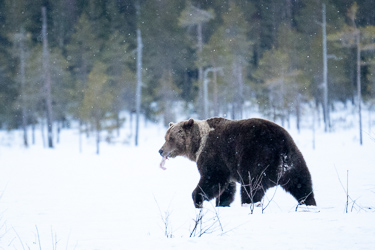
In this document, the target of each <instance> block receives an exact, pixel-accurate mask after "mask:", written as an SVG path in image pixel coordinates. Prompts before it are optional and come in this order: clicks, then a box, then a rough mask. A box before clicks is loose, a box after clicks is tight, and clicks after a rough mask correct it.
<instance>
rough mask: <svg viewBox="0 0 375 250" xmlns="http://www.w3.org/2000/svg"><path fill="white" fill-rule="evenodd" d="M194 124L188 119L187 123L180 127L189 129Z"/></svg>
mask: <svg viewBox="0 0 375 250" xmlns="http://www.w3.org/2000/svg"><path fill="white" fill-rule="evenodd" d="M193 124H194V120H193V118H190V119H189V120H188V121H186V122H184V124H183V125H182V127H183V128H191V127H192V126H193Z"/></svg>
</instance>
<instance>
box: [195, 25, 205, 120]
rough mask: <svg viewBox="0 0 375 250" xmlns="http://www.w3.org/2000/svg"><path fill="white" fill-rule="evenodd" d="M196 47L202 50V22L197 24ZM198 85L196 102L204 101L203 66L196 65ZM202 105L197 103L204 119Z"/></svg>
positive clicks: (199, 51)
mask: <svg viewBox="0 0 375 250" xmlns="http://www.w3.org/2000/svg"><path fill="white" fill-rule="evenodd" d="M197 47H198V53H199V54H200V53H201V52H202V50H203V35H202V23H198V24H197ZM198 86H199V93H198V95H199V96H198V102H202V101H203V102H204V89H203V88H204V72H203V67H202V66H199V67H198ZM202 106H203V107H204V105H201V104H200V103H198V113H199V114H200V118H201V119H202V118H204V119H206V118H207V117H204V116H205V115H206V114H205V110H202V108H201V107H202Z"/></svg>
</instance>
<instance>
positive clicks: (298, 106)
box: [296, 93, 301, 133]
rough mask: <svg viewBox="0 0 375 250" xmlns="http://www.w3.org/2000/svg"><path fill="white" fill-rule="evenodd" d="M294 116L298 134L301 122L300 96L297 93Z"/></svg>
mask: <svg viewBox="0 0 375 250" xmlns="http://www.w3.org/2000/svg"><path fill="white" fill-rule="evenodd" d="M296 116H297V130H298V133H300V132H301V131H300V130H301V129H300V122H301V94H300V93H297V100H296Z"/></svg>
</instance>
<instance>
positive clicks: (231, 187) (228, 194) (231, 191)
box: [216, 182, 236, 207]
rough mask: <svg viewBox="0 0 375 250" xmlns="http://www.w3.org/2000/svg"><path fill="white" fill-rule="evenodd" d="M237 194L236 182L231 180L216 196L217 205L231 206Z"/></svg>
mask: <svg viewBox="0 0 375 250" xmlns="http://www.w3.org/2000/svg"><path fill="white" fill-rule="evenodd" d="M235 194H236V183H235V182H230V183H229V184H228V187H226V189H225V190H224V192H222V193H221V194H220V195H219V196H218V197H217V198H216V206H217V207H229V205H230V204H231V203H232V202H233V201H234V196H235Z"/></svg>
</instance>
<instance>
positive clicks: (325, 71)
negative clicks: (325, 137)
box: [322, 3, 329, 132]
mask: <svg viewBox="0 0 375 250" xmlns="http://www.w3.org/2000/svg"><path fill="white" fill-rule="evenodd" d="M322 19H323V23H322V33H323V41H322V43H323V112H324V132H328V127H329V115H328V114H329V112H328V80H327V78H328V66H327V65H328V62H327V33H326V5H325V4H324V3H323V4H322Z"/></svg>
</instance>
